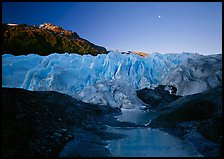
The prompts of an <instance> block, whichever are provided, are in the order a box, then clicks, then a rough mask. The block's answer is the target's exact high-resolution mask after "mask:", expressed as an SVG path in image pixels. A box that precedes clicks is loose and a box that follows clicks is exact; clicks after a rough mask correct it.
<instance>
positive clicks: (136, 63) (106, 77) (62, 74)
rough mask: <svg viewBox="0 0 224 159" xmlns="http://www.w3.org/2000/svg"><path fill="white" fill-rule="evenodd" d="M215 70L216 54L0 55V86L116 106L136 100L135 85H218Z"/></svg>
mask: <svg viewBox="0 0 224 159" xmlns="http://www.w3.org/2000/svg"><path fill="white" fill-rule="evenodd" d="M213 65H214V66H215V67H214V69H211V67H212V66H213ZM207 66H209V67H207ZM221 74H222V69H221V54H218V55H216V56H204V55H201V54H197V53H180V54H174V53H170V54H159V53H152V54H149V55H148V56H147V57H145V58H142V57H141V56H139V55H135V54H121V53H120V52H110V53H108V54H99V55H97V56H91V55H83V56H81V55H78V54H68V53H65V54H57V53H54V54H50V55H48V56H40V55H36V54H29V55H22V56H14V55H10V54H4V55H2V87H16V88H24V89H27V90H38V91H49V90H53V91H58V92H61V93H65V94H68V95H71V96H73V97H75V98H77V99H80V100H83V101H85V102H92V103H100V104H104V105H106V104H108V105H120V107H129V106H130V105H131V104H132V105H133V104H134V105H139V104H140V105H142V103H141V102H140V101H138V100H137V99H136V98H137V97H136V94H135V91H136V90H137V89H142V88H145V87H148V88H153V87H155V86H157V85H158V84H173V85H175V86H177V89H178V94H179V95H188V94H194V93H199V92H201V91H205V90H206V89H209V88H211V87H216V86H218V85H221V78H222V76H221ZM189 81H190V82H191V83H189ZM185 84H186V85H187V87H189V85H191V84H192V85H193V87H192V89H191V90H188V89H185V87H184V85H185ZM195 86H198V87H197V89H195V88H194V87H195ZM115 87H117V89H116V88H115ZM187 87H186V88H187ZM183 88H184V91H183ZM90 92H94V93H95V95H94V93H90ZM130 94H132V96H130V97H127V96H129V95H130ZM106 98H108V99H106ZM123 103H125V105H123Z"/></svg>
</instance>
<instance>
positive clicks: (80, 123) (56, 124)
mask: <svg viewBox="0 0 224 159" xmlns="http://www.w3.org/2000/svg"><path fill="white" fill-rule="evenodd" d="M113 113H115V114H117V113H119V110H118V109H115V108H112V107H108V106H97V105H91V104H87V103H83V102H79V101H77V100H75V99H74V98H72V97H70V96H68V95H65V94H61V93H58V92H53V91H52V92H50V91H48V92H38V91H37V92H35V91H34V92H32V91H27V90H23V89H15V88H2V123H1V126H2V129H1V130H2V156H5V157H6V156H8V157H10V156H17V157H19V156H20V157H21V156H23V157H24V156H29V157H31V156H43V157H44V156H57V155H58V154H59V152H60V151H61V149H62V148H63V147H64V145H65V144H66V143H67V142H69V141H70V140H74V139H75V140H76V139H77V140H79V141H80V142H81V141H82V140H80V134H82V135H84V136H85V142H84V143H83V144H84V145H82V146H84V147H85V144H87V145H90V146H91V147H93V149H89V150H88V152H86V154H79V152H77V151H76V150H74V151H73V153H74V154H73V156H78V155H82V156H93V154H91V153H92V152H94V151H95V150H94V145H91V144H92V143H91V141H90V140H88V139H89V138H88V134H87V132H88V133H91V134H92V137H91V140H93V141H97V142H98V143H94V144H95V145H96V146H97V147H98V150H97V151H98V154H97V155H100V156H108V154H109V152H108V150H105V147H104V146H105V143H104V142H103V141H102V135H104V136H105V137H106V136H107V134H106V133H104V131H105V129H106V126H105V125H104V124H102V123H103V122H100V121H101V120H102V119H101V120H100V118H102V117H104V115H106V116H108V114H113ZM103 121H106V120H103ZM74 132H75V133H74ZM100 133H101V134H102V135H101V134H100ZM97 134H98V135H97ZM99 134H100V135H99ZM109 136H111V137H113V136H112V135H111V134H110V135H109ZM105 137H104V138H105ZM86 151H87V150H86Z"/></svg>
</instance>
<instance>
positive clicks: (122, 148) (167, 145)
mask: <svg viewBox="0 0 224 159" xmlns="http://www.w3.org/2000/svg"><path fill="white" fill-rule="evenodd" d="M156 116H157V114H155V113H153V112H141V111H138V110H134V111H130V110H122V115H121V116H120V117H119V118H118V120H120V121H131V122H135V123H141V124H145V123H148V122H149V121H150V120H151V119H152V118H154V117H156ZM108 131H109V132H114V133H120V134H127V135H128V137H126V138H123V139H119V140H110V141H109V146H108V148H109V149H110V151H111V153H112V156H123V157H124V156H128V157H132V156H133V157H136V156H139V157H140V156H148V157H164V156H167V157H175V156H176V157H178V156H186V157H188V156H198V155H197V153H196V151H195V149H194V147H193V146H191V145H189V144H186V143H184V142H183V141H182V140H180V139H178V138H176V137H174V136H172V135H170V134H168V133H166V132H163V131H160V130H158V129H151V128H114V127H108Z"/></svg>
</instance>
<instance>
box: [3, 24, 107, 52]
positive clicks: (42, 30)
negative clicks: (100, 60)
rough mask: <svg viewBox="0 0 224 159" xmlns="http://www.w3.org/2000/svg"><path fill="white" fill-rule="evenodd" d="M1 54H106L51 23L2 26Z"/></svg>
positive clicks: (99, 47) (74, 33) (98, 47)
mask: <svg viewBox="0 0 224 159" xmlns="http://www.w3.org/2000/svg"><path fill="white" fill-rule="evenodd" d="M2 30H3V54H13V55H27V54H31V53H36V54H39V55H43V56H46V55H49V54H51V53H55V52H57V53H65V52H68V53H76V54H81V55H83V54H91V55H93V56H96V55H98V54H106V53H108V51H107V50H106V48H104V47H101V46H97V45H95V44H93V43H91V42H89V41H88V40H85V39H83V38H81V37H79V35H78V34H77V33H76V32H73V31H71V30H64V29H63V28H62V27H60V26H56V25H53V24H51V23H44V24H41V25H39V26H38V25H33V26H30V25H27V24H2Z"/></svg>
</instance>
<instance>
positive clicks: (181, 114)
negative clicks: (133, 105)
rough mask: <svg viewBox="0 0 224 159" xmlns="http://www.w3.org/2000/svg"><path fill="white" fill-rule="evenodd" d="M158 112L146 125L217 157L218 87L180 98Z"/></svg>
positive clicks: (220, 89) (219, 95)
mask: <svg viewBox="0 0 224 159" xmlns="http://www.w3.org/2000/svg"><path fill="white" fill-rule="evenodd" d="M158 111H160V115H159V116H158V117H157V118H155V119H153V120H152V121H151V123H150V124H149V126H150V127H153V128H160V129H162V130H164V131H167V132H169V133H171V134H173V135H175V136H177V137H180V138H181V139H184V140H187V141H189V142H191V143H193V144H194V145H195V147H196V148H197V150H198V151H199V153H201V154H202V155H204V156H205V157H218V156H221V141H222V130H221V129H222V121H221V118H222V88H215V89H211V90H209V91H206V92H203V93H199V94H194V95H189V96H184V97H181V98H179V99H178V100H176V101H174V102H172V103H169V104H168V105H165V106H163V107H161V109H158Z"/></svg>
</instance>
